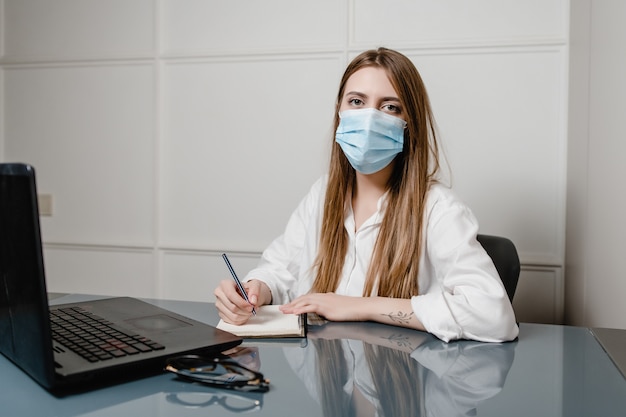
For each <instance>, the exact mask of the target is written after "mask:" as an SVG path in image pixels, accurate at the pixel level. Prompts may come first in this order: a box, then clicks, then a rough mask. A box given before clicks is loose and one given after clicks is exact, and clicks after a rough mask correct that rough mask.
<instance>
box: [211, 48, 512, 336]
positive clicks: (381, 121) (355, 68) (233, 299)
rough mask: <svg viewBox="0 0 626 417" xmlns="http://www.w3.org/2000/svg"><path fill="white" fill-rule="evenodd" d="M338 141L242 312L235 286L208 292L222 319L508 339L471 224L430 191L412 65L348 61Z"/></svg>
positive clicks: (496, 286) (498, 289)
mask: <svg viewBox="0 0 626 417" xmlns="http://www.w3.org/2000/svg"><path fill="white" fill-rule="evenodd" d="M335 132H336V134H335V138H334V139H335V143H334V144H333V147H332V151H331V161H330V168H329V173H328V175H327V176H325V177H323V178H322V179H320V180H319V181H318V182H317V183H316V184H315V185H313V187H312V188H311V190H310V192H309V194H308V195H307V196H306V197H305V198H304V200H303V201H302V202H301V203H300V205H299V206H298V208H297V209H296V211H295V212H294V213H293V215H292V216H291V218H290V220H289V222H288V224H287V227H286V230H285V232H284V234H283V235H282V236H281V237H279V238H278V239H276V240H275V241H274V242H272V244H271V245H270V246H269V247H268V248H267V249H266V250H265V251H264V253H263V256H262V259H261V261H260V263H259V265H258V267H257V268H255V269H254V270H252V271H250V273H249V274H248V275H247V276H246V279H245V281H246V283H245V288H246V291H247V292H248V296H249V299H250V303H248V302H246V301H245V300H244V299H243V298H242V297H241V295H240V294H239V293H238V292H237V289H236V286H235V284H234V282H232V280H224V281H222V282H221V283H220V285H219V286H218V288H216V290H215V296H216V306H217V308H218V311H219V314H220V317H221V318H222V319H224V320H225V321H227V322H230V323H235V324H243V323H245V322H246V321H247V320H248V318H249V317H250V315H251V313H252V307H253V306H261V305H264V304H272V303H273V304H283V306H282V307H281V310H282V311H283V312H284V313H287V314H300V313H317V314H319V315H321V316H324V317H325V318H327V319H328V320H333V321H364V320H368V321H376V322H380V323H386V324H393V325H398V326H403V327H410V328H414V329H419V330H425V331H428V332H430V333H432V334H434V335H435V336H437V337H439V338H440V339H442V340H444V341H450V340H454V339H474V340H481V341H493V342H500V341H507V340H512V339H514V338H515V337H517V334H518V327H517V325H516V323H515V316H514V313H513V309H512V307H511V303H510V302H509V300H508V298H507V295H506V292H505V289H504V287H503V285H502V282H501V281H500V279H499V277H498V273H497V271H496V269H495V267H494V265H493V263H492V261H491V259H490V258H489V256H488V255H487V254H486V252H485V251H484V250H483V248H482V247H481V245H480V244H479V243H478V242H477V240H476V234H477V232H478V224H477V221H476V219H475V217H474V216H473V214H472V213H471V211H470V210H469V209H468V208H467V207H466V206H465V205H464V204H463V203H462V202H461V201H460V200H458V199H457V198H456V196H455V195H454V194H453V193H452V191H451V190H450V189H448V188H446V187H444V186H443V185H441V184H439V183H438V182H437V178H436V176H437V173H438V170H439V160H438V145H437V139H436V134H435V128H434V119H433V116H432V113H431V109H430V103H429V99H428V95H427V93H426V89H425V87H424V84H423V82H422V80H421V77H420V75H419V73H418V72H417V69H416V68H415V66H414V65H413V64H412V63H411V61H410V60H409V59H408V58H407V57H405V56H404V55H402V54H400V53H398V52H395V51H392V50H389V49H385V48H379V49H377V50H371V51H366V52H364V53H362V54H360V55H359V56H358V57H356V58H355V59H354V60H353V61H352V62H351V63H350V65H349V66H348V68H347V69H346V71H345V73H344V75H343V78H342V80H341V83H340V87H339V93H338V95H337V105H336V112H335Z"/></svg>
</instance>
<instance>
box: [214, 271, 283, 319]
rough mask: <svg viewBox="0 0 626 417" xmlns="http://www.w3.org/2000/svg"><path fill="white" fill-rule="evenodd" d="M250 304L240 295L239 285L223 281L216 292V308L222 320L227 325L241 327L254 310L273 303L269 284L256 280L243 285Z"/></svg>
mask: <svg viewBox="0 0 626 417" xmlns="http://www.w3.org/2000/svg"><path fill="white" fill-rule="evenodd" d="M243 287H244V288H245V290H246V293H247V294H248V299H249V300H250V302H248V301H246V300H245V299H244V298H243V296H242V295H241V294H240V293H239V290H238V288H237V284H235V282H234V281H233V280H232V279H230V280H223V281H221V282H220V284H219V285H218V287H217V288H216V289H215V291H214V295H215V306H216V307H217V311H218V313H219V316H220V318H221V319H222V320H224V321H225V322H227V323H231V324H236V325H241V324H244V323H245V322H247V321H248V319H249V318H250V316H252V308H253V307H254V308H257V307H259V306H262V305H264V304H270V303H271V302H272V297H271V292H270V289H269V287H268V286H267V284H265V283H264V282H263V281H259V280H256V279H253V280H250V281H247V282H244V283H243Z"/></svg>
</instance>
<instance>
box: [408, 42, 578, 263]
mask: <svg viewBox="0 0 626 417" xmlns="http://www.w3.org/2000/svg"><path fill="white" fill-rule="evenodd" d="M411 57H412V59H413V61H414V62H415V64H416V66H417V67H418V69H419V70H420V72H421V74H422V77H423V79H424V82H425V84H426V87H427V89H428V91H429V95H430V99H431V103H432V106H433V111H434V113H435V118H436V121H437V123H438V127H439V132H440V135H441V141H442V143H443V145H444V148H445V152H446V155H447V158H448V161H449V164H450V166H451V171H452V185H453V188H454V189H455V190H456V191H457V193H458V194H459V195H460V196H461V197H462V198H463V199H464V200H465V201H466V202H467V203H468V204H469V205H470V207H472V209H473V211H474V213H475V214H476V215H477V217H478V220H479V222H480V225H481V231H482V232H483V233H488V234H489V233H491V234H500V235H504V236H507V237H509V238H510V239H512V240H513V242H514V243H515V244H516V246H517V249H518V251H519V252H520V256H521V258H522V261H523V262H530V263H540V264H541V263H548V264H552V265H554V264H560V263H561V262H562V257H563V253H562V251H563V248H562V239H563V233H564V217H563V211H564V206H565V202H564V200H565V189H564V184H565V175H566V172H565V171H566V168H565V159H566V157H565V148H566V146H565V142H566V132H565V130H564V126H563V120H564V114H565V113H566V111H567V109H566V108H565V101H564V100H563V96H564V85H563V83H564V79H563V75H562V74H563V71H564V70H565V69H564V65H563V54H562V52H560V51H559V50H547V51H532V50H531V51H511V52H506V51H500V52H497V51H496V52H492V53H488V52H483V53H472V54H452V53H450V54H435V55H411Z"/></svg>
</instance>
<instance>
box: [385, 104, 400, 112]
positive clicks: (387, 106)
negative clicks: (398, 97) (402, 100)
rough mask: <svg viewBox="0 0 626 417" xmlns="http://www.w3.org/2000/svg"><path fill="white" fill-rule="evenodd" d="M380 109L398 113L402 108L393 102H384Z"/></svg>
mask: <svg viewBox="0 0 626 417" xmlns="http://www.w3.org/2000/svg"><path fill="white" fill-rule="evenodd" d="M382 110H383V111H384V112H387V113H393V114H400V113H402V110H401V109H400V107H398V106H396V105H395V104H385V105H384V106H383V107H382Z"/></svg>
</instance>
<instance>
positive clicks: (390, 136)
mask: <svg viewBox="0 0 626 417" xmlns="http://www.w3.org/2000/svg"><path fill="white" fill-rule="evenodd" d="M339 117H340V118H341V120H340V122H339V126H338V127H337V132H336V133H335V141H336V142H337V143H338V144H339V146H341V149H342V150H343V153H344V154H345V155H346V158H348V161H350V164H351V165H352V167H353V168H354V169H356V170H357V171H359V172H360V173H363V174H373V173H375V172H378V171H380V170H381V169H383V168H385V167H386V166H387V165H389V164H390V163H391V161H393V158H395V156H396V155H397V154H399V153H400V152H402V145H403V144H404V127H405V126H406V122H405V121H404V120H402V119H400V118H398V117H395V116H391V115H390V114H387V113H384V112H382V111H380V110H376V109H374V108H368V109H358V110H345V111H342V112H341V113H339Z"/></svg>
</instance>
